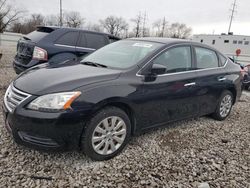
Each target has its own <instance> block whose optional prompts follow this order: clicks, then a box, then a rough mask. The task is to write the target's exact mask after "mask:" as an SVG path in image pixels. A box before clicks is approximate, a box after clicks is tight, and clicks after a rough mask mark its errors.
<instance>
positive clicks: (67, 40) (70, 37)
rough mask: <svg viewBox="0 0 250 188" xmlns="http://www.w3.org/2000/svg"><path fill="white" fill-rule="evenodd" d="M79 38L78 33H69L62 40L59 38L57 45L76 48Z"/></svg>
mask: <svg viewBox="0 0 250 188" xmlns="http://www.w3.org/2000/svg"><path fill="white" fill-rule="evenodd" d="M77 37H78V32H76V31H73V32H67V33H65V34H64V35H62V36H61V37H60V38H58V39H57V40H56V42H55V43H56V44H61V45H67V46H75V45H76V40H77Z"/></svg>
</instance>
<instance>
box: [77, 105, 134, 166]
mask: <svg viewBox="0 0 250 188" xmlns="http://www.w3.org/2000/svg"><path fill="white" fill-rule="evenodd" d="M130 132H131V124H130V120H129V117H128V116H127V114H126V113H125V112H124V111H123V110H121V109H119V108H116V107H106V108H104V109H103V110H101V111H99V112H97V113H96V114H95V115H94V116H93V117H92V118H91V120H90V122H89V123H88V124H87V126H86V128H85V131H84V133H83V136H82V140H81V146H82V149H83V152H84V153H85V154H86V155H87V156H88V157H90V158H91V159H94V160H97V161H101V160H108V159H110V158H112V157H114V156H116V155H117V154H119V153H120V152H121V151H122V149H123V148H124V147H125V145H126V144H127V142H128V140H129V138H130Z"/></svg>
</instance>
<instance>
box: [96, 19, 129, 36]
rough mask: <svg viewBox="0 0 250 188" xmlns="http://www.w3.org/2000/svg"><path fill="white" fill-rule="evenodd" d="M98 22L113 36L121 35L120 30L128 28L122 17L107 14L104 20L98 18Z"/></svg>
mask: <svg viewBox="0 0 250 188" xmlns="http://www.w3.org/2000/svg"><path fill="white" fill-rule="evenodd" d="M100 24H101V25H102V26H103V27H104V28H105V29H106V31H107V32H108V33H110V34H112V35H115V36H121V35H122V32H125V31H127V29H128V23H127V22H126V20H124V19H123V18H122V17H120V18H119V17H115V16H109V17H107V18H106V19H104V20H100Z"/></svg>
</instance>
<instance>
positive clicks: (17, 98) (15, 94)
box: [4, 84, 31, 112]
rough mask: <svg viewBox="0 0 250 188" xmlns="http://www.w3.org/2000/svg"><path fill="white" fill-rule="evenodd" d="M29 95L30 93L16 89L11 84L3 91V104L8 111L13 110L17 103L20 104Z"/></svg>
mask: <svg viewBox="0 0 250 188" xmlns="http://www.w3.org/2000/svg"><path fill="white" fill-rule="evenodd" d="M30 96H31V95H29V94H27V93H24V92H22V91H20V90H18V89H16V88H15V87H14V86H13V85H12V84H11V85H10V86H9V88H8V89H7V91H6V93H5V96H4V104H5V106H6V107H7V109H8V110H9V111H10V112H13V111H14V110H15V108H16V107H17V106H18V105H20V104H21V103H22V102H23V101H25V100H26V99H27V98H29V97H30Z"/></svg>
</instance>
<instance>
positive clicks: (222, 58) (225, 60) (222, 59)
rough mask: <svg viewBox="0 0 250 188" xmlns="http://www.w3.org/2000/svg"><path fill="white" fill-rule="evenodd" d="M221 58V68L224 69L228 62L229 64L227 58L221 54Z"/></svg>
mask: <svg viewBox="0 0 250 188" xmlns="http://www.w3.org/2000/svg"><path fill="white" fill-rule="evenodd" d="M219 58H220V62H221V66H222V67H223V66H224V65H225V64H226V62H227V58H225V57H224V56H223V55H221V54H219Z"/></svg>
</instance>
